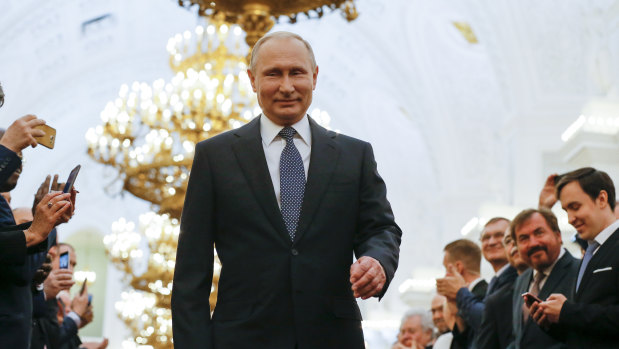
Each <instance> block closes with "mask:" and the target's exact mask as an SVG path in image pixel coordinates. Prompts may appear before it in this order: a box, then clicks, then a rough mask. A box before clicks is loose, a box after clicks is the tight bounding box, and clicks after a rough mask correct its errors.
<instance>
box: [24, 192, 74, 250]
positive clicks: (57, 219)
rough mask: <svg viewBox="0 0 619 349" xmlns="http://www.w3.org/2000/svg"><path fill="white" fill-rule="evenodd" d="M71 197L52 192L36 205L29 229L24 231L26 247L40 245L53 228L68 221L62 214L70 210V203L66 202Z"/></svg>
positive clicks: (67, 194)
mask: <svg viewBox="0 0 619 349" xmlns="http://www.w3.org/2000/svg"><path fill="white" fill-rule="evenodd" d="M71 195H72V194H70V193H66V194H63V193H62V192H53V193H49V194H47V195H45V196H44V197H43V199H42V200H41V202H39V204H38V205H37V208H36V210H35V213H34V220H33V221H32V224H31V225H30V228H28V229H26V230H24V234H25V235H26V246H32V245H36V244H38V243H40V242H41V241H43V240H45V239H46V238H47V235H49V233H50V232H51V231H52V229H53V228H54V227H55V226H57V225H58V224H60V223H63V222H67V221H68V220H67V219H66V217H65V216H64V214H65V213H66V212H70V210H71V202H70V201H68V200H70V198H71Z"/></svg>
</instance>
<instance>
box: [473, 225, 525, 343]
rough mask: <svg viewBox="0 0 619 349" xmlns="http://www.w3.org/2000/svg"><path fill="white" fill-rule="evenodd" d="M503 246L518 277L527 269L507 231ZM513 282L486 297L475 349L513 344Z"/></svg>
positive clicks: (513, 280)
mask: <svg viewBox="0 0 619 349" xmlns="http://www.w3.org/2000/svg"><path fill="white" fill-rule="evenodd" d="M503 246H504V247H505V251H506V252H507V260H508V262H509V264H510V265H511V266H512V267H513V268H514V269H516V270H517V272H518V275H520V274H522V273H523V272H524V271H525V270H527V269H528V268H529V266H528V265H527V264H526V263H525V262H524V260H523V259H522V257H520V253H519V252H518V247H516V244H515V242H514V240H513V239H512V236H511V234H509V231H508V232H507V233H506V234H505V236H504V237H503ZM515 281H516V279H512V280H511V281H509V282H507V283H506V284H504V285H503V286H502V287H500V288H499V289H498V290H496V291H495V292H494V293H493V294H491V295H489V296H488V297H486V302H485V306H484V314H483V316H482V321H481V326H480V330H479V333H478V335H477V345H476V346H475V347H476V348H478V349H503V348H507V347H508V346H509V345H510V344H511V343H513V341H514V331H513V326H512V313H513V309H512V298H513V293H514V283H515Z"/></svg>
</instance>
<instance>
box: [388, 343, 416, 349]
mask: <svg viewBox="0 0 619 349" xmlns="http://www.w3.org/2000/svg"><path fill="white" fill-rule="evenodd" d="M391 349H416V348H415V347H414V346H410V347H407V346H405V345H404V344H402V343H400V342H397V343H395V344H394V345H393V346H392V347H391Z"/></svg>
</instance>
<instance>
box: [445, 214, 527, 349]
mask: <svg viewBox="0 0 619 349" xmlns="http://www.w3.org/2000/svg"><path fill="white" fill-rule="evenodd" d="M509 223H510V222H509V220H508V219H507V218H503V217H494V218H491V219H490V220H488V222H486V224H485V225H484V229H483V230H482V232H481V236H480V240H481V252H482V255H483V256H484V259H485V260H487V261H488V263H490V265H491V266H492V269H494V272H495V275H494V276H493V277H492V280H491V281H490V283H489V284H488V289H487V290H486V294H485V295H484V297H483V298H481V299H480V298H478V297H476V296H475V295H474V294H473V293H472V292H471V291H469V289H468V288H466V287H464V286H465V285H464V284H461V285H460V289H459V290H458V293H457V295H456V304H457V306H458V315H459V316H461V317H462V319H463V320H464V321H465V322H466V324H467V326H468V327H470V329H471V332H470V333H471V334H472V335H474V336H475V337H477V334H478V333H479V329H480V327H481V320H482V315H483V312H484V306H485V301H486V298H487V297H489V296H490V295H492V294H493V293H494V292H495V291H497V290H498V289H500V288H501V287H503V286H504V285H507V284H510V283H513V282H514V280H516V277H517V276H518V273H517V272H516V269H515V268H514V267H512V266H511V265H510V264H509V263H508V260H507V251H506V250H505V246H503V237H504V236H505V231H506V230H507V228H508V227H509ZM455 280H457V279H455ZM455 287H457V286H455ZM472 340H473V343H474V342H476V341H477V338H472Z"/></svg>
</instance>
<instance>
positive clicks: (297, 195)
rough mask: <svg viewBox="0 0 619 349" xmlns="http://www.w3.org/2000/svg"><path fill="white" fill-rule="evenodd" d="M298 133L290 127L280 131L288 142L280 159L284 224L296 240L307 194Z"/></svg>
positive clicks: (280, 187) (280, 185) (280, 184)
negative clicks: (297, 144)
mask: <svg viewBox="0 0 619 349" xmlns="http://www.w3.org/2000/svg"><path fill="white" fill-rule="evenodd" d="M295 133H297V131H296V130H295V129H294V128H292V127H290V126H287V127H284V128H283V129H282V130H281V131H279V136H280V137H282V138H283V139H285V140H286V146H285V147H284V150H282V155H281V156H280V158H279V180H280V183H279V189H280V198H281V204H282V207H281V210H282V216H283V217H284V223H285V224H286V229H288V234H290V238H291V239H292V240H294V235H295V233H296V232H297V225H298V224H299V216H300V215H301V204H302V203H303V193H304V192H305V169H304V167H303V159H301V154H299V150H298V149H297V147H295V145H294V141H293V138H294V135H295Z"/></svg>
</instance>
